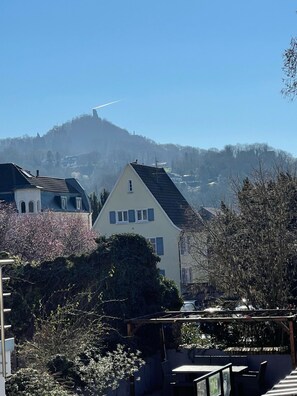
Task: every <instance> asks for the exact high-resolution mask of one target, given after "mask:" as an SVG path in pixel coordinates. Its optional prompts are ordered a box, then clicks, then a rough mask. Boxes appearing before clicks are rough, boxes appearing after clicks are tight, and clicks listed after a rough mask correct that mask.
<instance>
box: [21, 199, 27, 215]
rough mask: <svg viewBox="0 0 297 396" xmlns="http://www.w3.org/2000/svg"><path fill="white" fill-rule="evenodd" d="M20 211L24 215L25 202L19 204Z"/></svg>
mask: <svg viewBox="0 0 297 396" xmlns="http://www.w3.org/2000/svg"><path fill="white" fill-rule="evenodd" d="M20 209H21V213H26V202H24V201H21V202H20Z"/></svg>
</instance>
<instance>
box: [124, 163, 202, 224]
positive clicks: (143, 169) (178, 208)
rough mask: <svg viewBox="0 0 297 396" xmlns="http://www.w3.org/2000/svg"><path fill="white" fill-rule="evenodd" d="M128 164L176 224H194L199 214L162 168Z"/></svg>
mask: <svg viewBox="0 0 297 396" xmlns="http://www.w3.org/2000/svg"><path fill="white" fill-rule="evenodd" d="M130 165H131V166H132V167H133V169H134V170H135V171H136V172H137V174H138V176H139V177H140V178H141V179H142V181H143V182H144V184H145V185H146V186H147V188H148V189H149V190H150V192H151V193H152V194H153V196H154V197H155V198H156V200H157V201H158V202H159V204H160V205H161V207H162V208H163V210H164V211H165V212H166V214H167V215H168V217H169V218H170V219H171V221H172V222H173V223H174V224H175V225H176V226H178V227H180V228H188V227H192V226H193V225H194V222H195V221H197V220H198V219H199V216H198V215H197V214H196V212H194V210H193V209H192V207H191V206H190V205H189V203H188V202H187V200H186V199H185V198H184V197H183V195H182V194H181V192H180V191H179V190H178V188H177V187H176V185H175V184H174V183H173V181H172V180H171V179H170V177H169V176H168V175H167V173H166V172H165V170H164V169H163V168H157V167H153V166H146V165H140V164H137V163H135V162H132V163H131V164H130Z"/></svg>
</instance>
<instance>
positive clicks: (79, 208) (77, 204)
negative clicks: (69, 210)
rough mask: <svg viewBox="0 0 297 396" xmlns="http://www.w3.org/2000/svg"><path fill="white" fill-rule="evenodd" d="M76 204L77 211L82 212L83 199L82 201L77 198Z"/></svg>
mask: <svg viewBox="0 0 297 396" xmlns="http://www.w3.org/2000/svg"><path fill="white" fill-rule="evenodd" d="M75 203H76V210H82V199H81V197H76V198H75Z"/></svg>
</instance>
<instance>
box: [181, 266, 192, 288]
mask: <svg viewBox="0 0 297 396" xmlns="http://www.w3.org/2000/svg"><path fill="white" fill-rule="evenodd" d="M181 278H182V279H181V281H182V283H184V284H188V283H192V282H193V276H192V268H182V273H181Z"/></svg>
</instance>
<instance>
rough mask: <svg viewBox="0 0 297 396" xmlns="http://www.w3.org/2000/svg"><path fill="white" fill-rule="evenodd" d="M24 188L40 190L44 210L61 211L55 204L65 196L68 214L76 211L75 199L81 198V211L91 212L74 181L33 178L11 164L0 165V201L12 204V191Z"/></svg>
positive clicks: (86, 198)
mask: <svg viewBox="0 0 297 396" xmlns="http://www.w3.org/2000/svg"><path fill="white" fill-rule="evenodd" d="M26 188H40V190H41V194H42V205H43V207H44V208H46V209H51V210H59V209H61V205H60V202H58V203H57V202H56V201H57V197H59V196H61V194H63V195H64V194H65V195H67V196H68V198H69V205H68V206H67V211H68V212H69V211H76V204H75V201H74V198H75V197H81V198H82V209H83V210H84V211H87V212H90V211H91V207H90V202H89V199H88V196H87V195H86V193H85V191H84V190H83V188H82V187H81V185H80V184H79V183H78V181H77V180H76V179H74V178H69V179H58V178H55V177H47V176H37V175H36V176H34V175H32V174H31V173H30V172H29V171H26V170H25V169H22V168H21V167H19V166H18V165H15V164H12V163H7V164H0V200H4V201H6V202H13V201H14V191H15V190H17V189H26ZM71 203H72V204H71Z"/></svg>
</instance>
